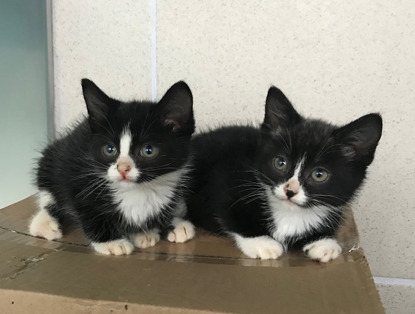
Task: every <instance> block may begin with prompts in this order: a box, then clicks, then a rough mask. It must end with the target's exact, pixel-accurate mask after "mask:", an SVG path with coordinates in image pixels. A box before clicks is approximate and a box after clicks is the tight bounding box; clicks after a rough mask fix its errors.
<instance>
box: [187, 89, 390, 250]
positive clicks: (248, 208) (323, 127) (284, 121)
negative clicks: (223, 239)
mask: <svg viewBox="0 0 415 314" xmlns="http://www.w3.org/2000/svg"><path fill="white" fill-rule="evenodd" d="M381 132H382V119H381V117H380V116H379V115H378V114H369V115H366V116H364V117H361V118H360V119H358V120H356V121H354V122H352V123H350V124H348V125H346V126H344V127H336V126H333V125H331V124H329V123H326V122H324V121H321V120H314V119H306V118H304V117H302V116H300V115H299V114H298V113H297V112H296V111H295V109H294V108H293V106H292V104H291V103H290V102H289V100H288V99H287V98H286V97H285V95H284V94H283V93H282V92H281V91H280V90H279V89H277V88H276V87H271V88H270V90H269V92H268V96H267V100H266V108H265V118H264V122H263V124H262V126H261V127H260V128H255V127H242V126H234V127H223V128H219V129H217V130H214V131H210V132H207V133H203V134H200V135H197V136H195V137H194V139H193V140H192V148H193V151H194V152H195V156H194V171H193V177H194V179H193V182H192V191H193V193H192V194H191V195H192V197H189V198H188V200H187V207H188V211H189V215H190V219H191V221H192V222H194V223H195V224H196V225H197V226H200V227H202V228H205V229H207V230H209V231H211V232H214V233H217V234H222V235H228V234H229V233H237V234H239V235H242V236H244V237H257V236H270V237H272V236H273V233H274V232H275V230H276V229H277V228H278V226H276V225H275V224H274V220H273V219H272V212H273V211H274V210H275V208H273V207H272V206H271V204H270V202H269V198H268V197H267V195H266V192H265V191H266V190H269V191H271V188H273V187H275V186H278V185H279V184H282V183H284V182H286V181H287V180H288V179H290V178H291V177H292V176H293V174H294V167H295V166H296V164H297V163H298V162H299V160H300V159H302V158H303V157H304V155H305V156H306V159H305V164H304V168H303V171H302V174H301V176H300V178H299V181H300V184H301V185H302V186H303V188H304V189H305V191H306V192H307V195H308V197H309V198H308V201H307V202H306V203H305V204H302V205H301V207H302V208H304V209H306V210H308V209H310V208H312V207H313V206H319V205H324V206H326V207H329V208H330V212H329V214H328V216H327V217H325V219H324V220H323V221H322V223H321V224H320V225H319V226H318V227H316V228H312V229H311V230H308V231H307V232H304V233H302V234H296V235H295V236H292V237H286V238H285V239H282V240H281V239H279V240H280V241H282V242H283V243H282V244H283V245H284V246H285V247H286V248H288V249H290V248H300V247H303V246H304V245H305V244H307V243H310V242H312V241H315V240H318V239H320V238H324V237H331V236H333V235H334V233H335V231H336V229H337V228H338V227H339V225H340V223H341V220H342V208H343V207H344V205H346V204H348V203H349V202H350V201H351V200H352V198H353V196H354V195H355V194H356V191H357V190H358V189H359V187H360V186H361V184H362V182H363V181H364V179H365V175H366V168H367V167H368V166H369V164H370V163H371V162H372V160H373V157H374V153H375V149H376V146H377V144H378V141H379V139H380V136H381ZM277 156H283V157H284V158H285V159H286V161H287V166H288V167H287V169H286V170H285V171H279V170H277V169H276V167H275V166H274V164H275V158H276V157H277ZM316 167H321V168H322V169H325V170H327V171H328V172H329V177H328V179H327V180H326V181H325V182H322V183H317V182H315V181H313V180H312V179H311V177H310V175H311V173H312V171H313V170H315V169H316ZM272 197H275V198H276V196H275V195H273V196H272ZM281 202H283V201H281ZM285 202H288V201H285Z"/></svg>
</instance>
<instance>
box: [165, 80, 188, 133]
mask: <svg viewBox="0 0 415 314" xmlns="http://www.w3.org/2000/svg"><path fill="white" fill-rule="evenodd" d="M158 108H159V110H160V111H161V115H162V119H163V122H164V124H166V125H171V126H172V129H173V131H178V130H183V129H188V128H190V129H192V132H193V129H194V117H193V96H192V92H191V91H190V88H189V86H188V85H187V84H186V83H185V82H183V81H180V82H177V83H176V84H174V85H173V86H172V87H170V89H169V90H168V91H167V92H166V94H165V95H164V96H163V98H162V99H161V100H160V101H159V103H158Z"/></svg>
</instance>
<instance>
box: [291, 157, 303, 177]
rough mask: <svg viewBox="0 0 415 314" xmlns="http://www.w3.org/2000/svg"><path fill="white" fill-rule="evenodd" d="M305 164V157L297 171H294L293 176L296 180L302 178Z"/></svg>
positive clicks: (298, 165) (298, 164)
mask: <svg viewBox="0 0 415 314" xmlns="http://www.w3.org/2000/svg"><path fill="white" fill-rule="evenodd" d="M304 162H305V156H304V157H303V158H301V160H300V161H299V162H298V163H297V166H296V167H295V170H294V175H293V176H292V177H293V178H296V179H297V180H298V178H299V177H300V174H301V171H302V170H303V168H304Z"/></svg>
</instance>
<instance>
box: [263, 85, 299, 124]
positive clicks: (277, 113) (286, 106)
mask: <svg viewBox="0 0 415 314" xmlns="http://www.w3.org/2000/svg"><path fill="white" fill-rule="evenodd" d="M300 119H301V117H300V115H299V114H298V113H297V111H296V110H295V109H294V107H293V105H292V104H291V102H290V101H289V100H288V98H287V97H285V95H284V94H283V92H282V91H281V90H280V89H278V88H277V87H275V86H272V87H271V88H270V89H269V90H268V95H267V100H266V102H265V118H264V122H263V123H262V129H263V130H268V131H272V130H276V129H279V128H281V129H285V128H288V127H290V126H292V125H294V124H296V123H297V122H298V121H299V120H300Z"/></svg>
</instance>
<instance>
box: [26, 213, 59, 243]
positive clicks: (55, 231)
mask: <svg viewBox="0 0 415 314" xmlns="http://www.w3.org/2000/svg"><path fill="white" fill-rule="evenodd" d="M29 233H30V234H31V235H32V236H34V237H42V238H45V239H47V240H56V239H60V238H62V231H61V229H60V228H59V223H58V221H57V220H56V219H55V218H53V217H52V216H51V215H49V213H48V212H47V211H46V210H45V209H41V210H39V212H38V213H37V214H36V216H34V217H33V219H32V221H31V222H30V226H29Z"/></svg>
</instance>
